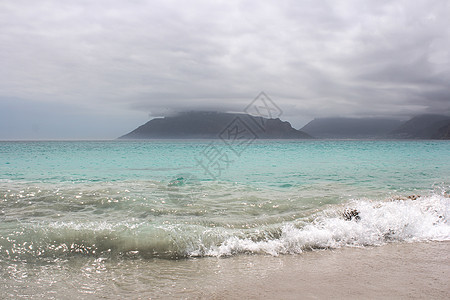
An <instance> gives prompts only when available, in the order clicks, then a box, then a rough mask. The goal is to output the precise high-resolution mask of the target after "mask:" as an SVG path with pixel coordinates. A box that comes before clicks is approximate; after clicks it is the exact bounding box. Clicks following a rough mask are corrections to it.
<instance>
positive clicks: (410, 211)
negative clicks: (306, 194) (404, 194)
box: [191, 195, 450, 256]
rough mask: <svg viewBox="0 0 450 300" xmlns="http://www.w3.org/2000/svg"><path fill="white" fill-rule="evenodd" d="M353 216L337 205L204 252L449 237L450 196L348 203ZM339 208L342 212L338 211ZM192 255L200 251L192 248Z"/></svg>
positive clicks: (282, 251)
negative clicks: (276, 232)
mask: <svg viewBox="0 0 450 300" xmlns="http://www.w3.org/2000/svg"><path fill="white" fill-rule="evenodd" d="M349 207H351V208H352V209H356V210H357V211H358V213H359V218H358V219H353V220H346V219H345V218H342V216H330V215H333V214H334V215H336V213H337V212H338V211H337V210H336V208H333V209H329V210H328V211H327V212H323V213H320V214H318V215H317V217H316V219H315V220H314V221H313V222H312V223H308V224H303V223H302V224H293V223H289V224H285V225H283V226H282V229H281V237H280V238H278V239H273V240H266V241H256V242H255V241H252V240H250V239H247V238H246V239H240V238H237V237H231V238H229V239H227V240H226V241H224V242H223V243H222V244H221V245H220V246H218V247H212V248H210V249H209V250H208V251H206V253H204V254H205V255H208V256H223V255H233V254H236V253H267V254H271V255H279V254H292V253H301V252H303V251H304V250H309V249H322V248H339V247H344V246H352V247H354V246H376V245H382V244H384V243H387V242H393V241H406V242H412V241H448V240H450V226H449V224H448V223H447V220H448V217H449V215H450V198H448V197H444V196H440V195H432V196H429V197H421V198H419V199H417V200H394V201H386V202H379V201H378V202H377V201H356V200H355V201H352V203H351V204H350V206H349ZM341 212H342V211H341ZM191 255H202V253H198V252H194V253H191Z"/></svg>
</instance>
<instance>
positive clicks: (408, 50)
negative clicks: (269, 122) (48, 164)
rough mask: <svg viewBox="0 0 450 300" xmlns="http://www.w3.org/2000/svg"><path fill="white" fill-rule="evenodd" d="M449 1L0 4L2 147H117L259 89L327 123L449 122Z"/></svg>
mask: <svg viewBox="0 0 450 300" xmlns="http://www.w3.org/2000/svg"><path fill="white" fill-rule="evenodd" d="M449 16H450V1H447V0H436V1H434V0H414V1H409V0H405V1H395V0H394V1H393V0H389V1H383V0H382V1H378V0H377V1H364V0H358V1H336V0H330V1H313V0H301V1H300V0H292V1H291V0H286V1H284V0H278V1H252V0H249V1H245V0H241V1H237V0H236V1H235V0H227V1H211V0H205V1H197V0H195V1H167V0H164V1H157V0H151V1H145V0H127V1H122V0H120V1H119V0H95V1H93V0H48V1H46V0H41V1H32V0H1V1H0V139H46V138H52V139H53V138H66V139H73V138H86V139H95V138H115V137H117V136H120V135H122V134H125V133H127V132H128V131H130V130H132V129H134V128H135V127H137V126H138V125H141V124H143V123H145V122H146V121H148V120H149V119H150V118H153V117H156V116H161V115H165V114H169V113H173V112H177V111H184V110H197V109H198V110H221V111H235V112H236V111H242V110H243V109H244V108H245V107H246V106H247V104H248V103H250V102H251V101H252V100H253V98H254V97H255V96H257V95H258V94H259V92H261V91H265V92H266V93H267V94H268V95H269V96H270V97H271V98H272V100H273V101H274V102H275V103H276V104H277V105H278V106H279V107H280V108H281V109H282V110H283V115H282V119H286V120H288V121H290V122H291V123H292V124H293V126H294V127H296V128H299V127H301V126H302V125H304V124H305V123H306V122H308V121H310V120H311V119H313V118H315V117H326V116H371V117H386V116H393V117H396V118H403V119H404V118H407V117H409V116H412V115H416V114H420V113H436V112H438V113H446V114H449V113H450V52H449V49H450V18H449Z"/></svg>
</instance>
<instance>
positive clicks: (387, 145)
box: [0, 139, 450, 299]
mask: <svg viewBox="0 0 450 300" xmlns="http://www.w3.org/2000/svg"><path fill="white" fill-rule="evenodd" d="M449 194H450V141H381V140H374V141H367V140H252V141H247V142H243V143H234V144H233V143H229V141H227V140H221V139H218V140H142V141H123V140H116V141H11V142H8V141H4V142H0V273H1V278H0V286H1V287H2V288H1V290H0V298H11V297H13V298H27V299H29V298H39V299H41V298H46V299H48V298H55V299H59V298H64V296H65V297H67V295H73V296H71V297H72V298H73V297H75V298H89V297H92V298H99V297H100V298H102V297H103V298H115V297H117V298H120V297H125V296H126V295H128V294H130V293H133V294H134V295H135V296H136V295H139V296H140V297H141V296H142V297H143V298H150V297H156V298H161V297H162V298H164V297H169V296H172V297H176V298H178V297H181V298H183V297H187V298H189V297H190V295H193V294H192V293H193V290H195V287H194V286H195V284H194V285H193V284H192V282H193V281H195V280H197V279H199V278H200V277H199V276H200V275H199V274H203V275H202V276H210V275H211V274H212V273H214V272H216V273H217V272H219V273H220V272H221V269H220V268H218V265H220V264H229V263H230V262H233V261H236V262H237V261H240V262H242V261H243V260H244V261H245V258H246V257H252V258H253V260H252V268H253V269H254V270H258V271H257V272H264V270H262V269H261V268H258V260H257V259H256V260H255V259H254V258H255V257H256V258H258V257H268V256H269V257H271V259H273V260H271V263H272V264H274V265H276V264H277V261H278V260H279V259H281V257H285V256H286V255H288V256H302V255H305V254H306V253H309V252H314V251H332V250H333V249H341V248H367V247H369V248H370V247H377V246H382V245H386V244H395V243H418V242H430V241H449V240H450V225H449V224H448V220H449V217H450V198H449ZM244 265H245V266H246V268H247V267H249V266H248V265H246V264H245V263H244V264H240V265H239V266H241V267H242V266H244ZM266 267H267V266H266ZM234 271H235V272H246V271H244V270H242V268H240V267H239V268H238V267H236V266H235V267H234ZM255 272H256V271H255ZM208 274H209V275H208ZM258 274H259V273H258ZM231 276H232V275H231ZM201 278H204V277H201ZM181 283H183V284H181ZM216 284H220V283H219V282H216ZM136 297H137V296H136Z"/></svg>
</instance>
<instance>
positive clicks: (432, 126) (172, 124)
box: [120, 111, 450, 139]
mask: <svg viewBox="0 0 450 300" xmlns="http://www.w3.org/2000/svg"><path fill="white" fill-rule="evenodd" d="M238 137H239V138H251V139H256V138H260V139H309V138H325V139H450V116H444V115H432V114H426V115H418V116H415V117H413V118H411V119H410V120H407V121H400V120H396V119H387V118H318V119H314V120H312V121H311V122H309V123H308V124H306V125H305V126H304V127H303V128H301V129H300V130H297V129H295V128H293V127H292V126H291V124H290V123H289V122H286V121H282V120H280V119H279V118H276V119H268V118H263V117H255V116H251V115H248V114H238V113H222V112H202V111H191V112H184V113H179V114H177V115H174V116H166V117H163V118H155V119H152V120H150V121H148V122H147V123H145V124H144V125H142V126H139V127H138V128H136V129H135V130H133V131H131V132H129V133H127V134H125V135H123V136H121V137H120V139H215V138H222V139H224V138H238Z"/></svg>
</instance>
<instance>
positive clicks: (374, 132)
mask: <svg viewBox="0 0 450 300" xmlns="http://www.w3.org/2000/svg"><path fill="white" fill-rule="evenodd" d="M402 123H403V122H402V121H399V120H394V119H381V118H360V119H359V118H319V119H314V120H312V121H311V122H309V123H308V124H306V125H305V126H304V127H303V128H301V129H300V130H301V131H304V132H306V133H307V134H310V135H312V136H314V137H317V138H327V139H372V138H381V137H384V136H385V135H387V134H388V133H390V132H391V131H393V130H395V129H396V128H398V127H399V126H400V125H402Z"/></svg>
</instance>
